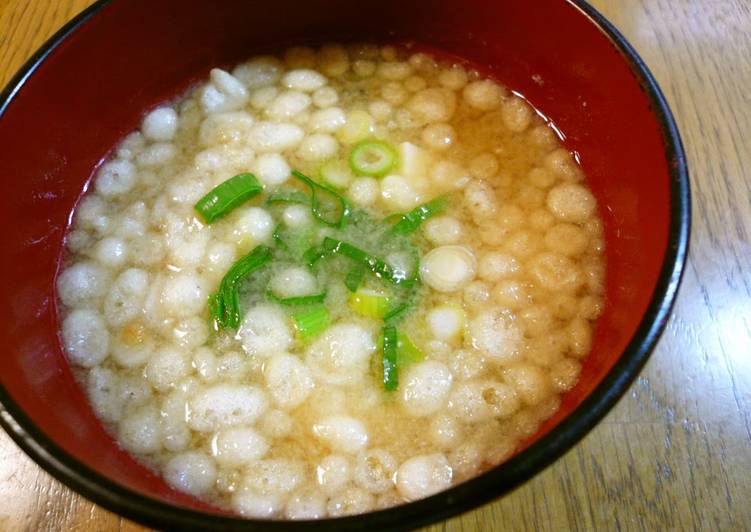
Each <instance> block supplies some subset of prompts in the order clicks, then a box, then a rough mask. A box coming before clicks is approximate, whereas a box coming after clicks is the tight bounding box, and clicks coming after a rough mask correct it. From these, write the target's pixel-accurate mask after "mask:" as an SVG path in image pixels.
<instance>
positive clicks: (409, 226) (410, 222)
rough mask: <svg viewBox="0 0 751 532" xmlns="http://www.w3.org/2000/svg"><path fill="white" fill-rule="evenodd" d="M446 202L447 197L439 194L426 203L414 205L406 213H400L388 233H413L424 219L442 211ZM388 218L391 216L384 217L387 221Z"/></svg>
mask: <svg viewBox="0 0 751 532" xmlns="http://www.w3.org/2000/svg"><path fill="white" fill-rule="evenodd" d="M447 203H448V199H447V198H446V196H439V197H437V198H435V199H433V200H431V201H429V202H427V203H424V204H422V205H419V206H417V207H415V208H414V209H412V210H411V211H409V212H408V213H407V214H404V215H402V217H401V219H400V220H399V221H398V222H396V223H395V224H394V225H393V226H391V229H389V233H391V234H395V235H408V234H410V233H413V232H414V231H416V230H417V228H418V227H420V225H421V224H422V223H423V222H424V221H425V220H427V219H428V218H431V217H433V216H435V215H436V214H438V213H440V212H441V211H443V210H444V209H445V208H446V205H447ZM389 218H391V217H388V218H386V221H388V220H389Z"/></svg>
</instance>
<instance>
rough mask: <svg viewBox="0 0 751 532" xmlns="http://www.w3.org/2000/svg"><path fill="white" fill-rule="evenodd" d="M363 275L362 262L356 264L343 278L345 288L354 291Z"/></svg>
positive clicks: (363, 267)
mask: <svg viewBox="0 0 751 532" xmlns="http://www.w3.org/2000/svg"><path fill="white" fill-rule="evenodd" d="M363 277H365V266H363V265H362V264H356V265H355V266H354V268H352V269H351V270H350V271H349V273H348V274H347V276H346V277H345V278H344V286H346V287H347V290H349V291H350V292H356V291H357V289H358V287H359V286H360V284H361V283H362V280H363Z"/></svg>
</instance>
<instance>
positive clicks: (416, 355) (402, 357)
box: [396, 332, 425, 366]
mask: <svg viewBox="0 0 751 532" xmlns="http://www.w3.org/2000/svg"><path fill="white" fill-rule="evenodd" d="M424 358H425V355H423V353H422V351H420V350H419V349H418V348H417V346H415V344H414V343H412V340H410V339H409V336H407V335H406V334H404V333H403V332H399V340H398V342H397V347H396V359H397V361H398V362H399V365H400V366H402V365H404V364H414V363H416V362H420V361H421V360H423V359H424Z"/></svg>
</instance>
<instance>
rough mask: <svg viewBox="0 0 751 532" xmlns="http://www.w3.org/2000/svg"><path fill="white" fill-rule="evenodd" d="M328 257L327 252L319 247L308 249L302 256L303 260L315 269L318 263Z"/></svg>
mask: <svg viewBox="0 0 751 532" xmlns="http://www.w3.org/2000/svg"><path fill="white" fill-rule="evenodd" d="M326 255H327V253H326V251H325V250H323V249H322V248H320V247H318V246H313V247H310V248H308V250H307V251H306V252H305V253H303V254H302V260H303V262H304V263H305V264H307V265H308V266H310V267H313V265H314V264H315V263H316V262H318V261H319V260H321V259H322V258H323V257H325V256H326Z"/></svg>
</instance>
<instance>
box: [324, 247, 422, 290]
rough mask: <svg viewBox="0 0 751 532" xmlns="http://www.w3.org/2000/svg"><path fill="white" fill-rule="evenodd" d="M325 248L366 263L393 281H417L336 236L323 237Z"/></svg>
mask: <svg viewBox="0 0 751 532" xmlns="http://www.w3.org/2000/svg"><path fill="white" fill-rule="evenodd" d="M323 250H324V251H326V252H328V253H332V254H334V253H341V254H342V255H344V256H346V257H349V258H350V259H353V260H355V261H356V262H359V263H360V264H362V265H364V266H365V267H366V268H368V269H369V270H370V271H371V272H373V273H374V274H375V275H376V276H377V277H381V278H384V279H387V280H389V281H391V282H392V283H395V284H400V283H404V284H412V283H414V282H415V279H407V278H405V277H404V276H403V275H401V274H400V272H396V271H394V269H393V268H392V267H391V266H389V265H388V264H386V262H385V261H384V260H382V259H379V258H378V257H375V256H373V255H370V254H369V253H368V252H366V251H363V250H362V249H360V248H358V247H356V246H353V245H352V244H349V243H347V242H342V241H341V240H336V239H335V238H331V237H328V236H327V237H326V238H324V239H323Z"/></svg>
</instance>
